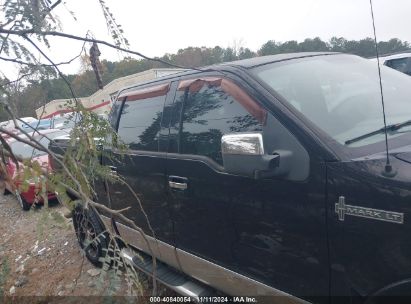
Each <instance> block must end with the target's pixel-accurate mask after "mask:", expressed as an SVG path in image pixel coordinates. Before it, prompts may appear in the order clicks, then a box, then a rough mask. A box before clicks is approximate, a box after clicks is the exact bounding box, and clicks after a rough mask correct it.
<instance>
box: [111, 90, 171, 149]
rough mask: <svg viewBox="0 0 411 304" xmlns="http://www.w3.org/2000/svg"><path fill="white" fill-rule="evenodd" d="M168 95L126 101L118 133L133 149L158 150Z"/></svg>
mask: <svg viewBox="0 0 411 304" xmlns="http://www.w3.org/2000/svg"><path fill="white" fill-rule="evenodd" d="M165 99H166V95H160V96H154V97H149V98H144V99H137V100H133V101H127V100H126V101H125V103H124V105H123V108H122V112H121V117H120V123H119V127H118V135H119V137H120V139H121V140H122V141H123V143H125V144H126V145H127V147H128V148H129V149H131V150H144V151H158V136H159V132H160V125H161V117H162V111H163V106H164V102H165Z"/></svg>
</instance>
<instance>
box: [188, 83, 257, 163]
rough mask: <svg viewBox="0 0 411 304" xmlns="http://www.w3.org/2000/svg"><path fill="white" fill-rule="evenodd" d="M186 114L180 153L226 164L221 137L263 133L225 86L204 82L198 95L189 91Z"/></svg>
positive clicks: (255, 120) (254, 119)
mask: <svg viewBox="0 0 411 304" xmlns="http://www.w3.org/2000/svg"><path fill="white" fill-rule="evenodd" d="M184 93H185V94H186V95H185V96H186V99H185V102H184V106H183V112H182V126H181V132H180V153H182V154H194V155H202V156H206V157H209V158H210V159H212V160H214V161H215V162H217V163H218V164H220V165H223V161H222V154H221V137H222V136H223V135H224V134H227V133H236V132H251V131H261V130H262V122H261V121H259V119H258V118H256V117H254V116H253V115H252V114H251V113H250V112H249V111H247V109H246V108H245V107H244V106H243V105H242V104H240V102H239V100H236V98H234V97H233V96H232V95H231V94H229V93H227V92H225V91H224V90H223V89H222V87H221V86H215V85H209V84H207V83H204V84H203V85H202V87H201V88H200V89H198V90H195V91H194V92H190V90H188V89H187V91H186V92H180V94H181V95H183V94H184Z"/></svg>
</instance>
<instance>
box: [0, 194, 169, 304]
mask: <svg viewBox="0 0 411 304" xmlns="http://www.w3.org/2000/svg"><path fill="white" fill-rule="evenodd" d="M0 193H2V191H1V190H0ZM63 213H64V209H63V207H62V206H60V205H58V204H54V205H52V206H50V208H49V209H46V208H44V207H43V208H35V209H32V210H30V211H28V212H24V211H22V210H21V208H20V206H19V205H18V203H17V201H16V199H15V198H14V196H12V195H7V196H3V195H2V194H0V303H3V301H2V299H3V300H4V299H6V300H5V301H4V303H6V302H14V303H20V302H21V301H22V299H26V300H27V301H28V302H27V303H35V302H37V303H68V302H67V301H69V302H70V303H72V301H73V299H75V303H79V302H84V301H80V300H81V299H83V300H84V299H85V298H87V300H86V301H85V303H90V301H89V300H90V298H94V299H98V298H99V299H100V300H102V299H104V300H107V299H110V301H109V303H113V296H121V297H118V298H117V297H114V298H116V299H119V298H121V299H123V300H124V299H125V298H126V297H124V296H125V295H128V294H129V293H128V288H127V284H126V283H125V281H124V280H122V282H121V283H120V284H111V283H110V280H109V279H107V273H103V272H102V271H101V270H100V269H98V268H95V267H94V266H93V265H92V264H91V263H90V262H88V260H87V259H86V258H84V257H83V255H82V252H81V250H80V247H79V246H78V243H77V240H76V237H75V233H74V230H73V225H72V223H71V219H66V218H64V217H63ZM141 283H142V286H143V288H144V290H145V293H146V294H148V295H149V293H147V290H149V289H150V282H149V280H148V279H147V277H145V276H143V275H142V276H141ZM159 292H160V293H161V294H163V295H164V294H168V293H169V292H168V291H167V290H165V289H164V288H163V287H160V289H159ZM22 296H23V297H22ZM90 296H94V297H90ZM101 296H111V297H101ZM45 299H46V300H45ZM98 302H99V303H100V301H98ZM105 302H106V301H104V303H105ZM114 302H116V303H117V302H118V301H114ZM127 302H128V303H129V302H132V303H134V302H137V301H136V298H128V300H127ZM138 302H139V303H144V302H149V301H148V298H141V299H139V301H138ZM101 303H103V302H101Z"/></svg>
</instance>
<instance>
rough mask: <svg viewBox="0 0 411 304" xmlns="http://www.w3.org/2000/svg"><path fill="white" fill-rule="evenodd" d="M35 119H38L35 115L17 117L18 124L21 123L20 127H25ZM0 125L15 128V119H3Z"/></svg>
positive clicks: (5, 127)
mask: <svg viewBox="0 0 411 304" xmlns="http://www.w3.org/2000/svg"><path fill="white" fill-rule="evenodd" d="M35 121H37V119H35V118H34V117H22V118H18V119H17V124H18V125H19V127H24V126H25V125H26V124H30V123H32V122H35ZM0 127H2V128H4V129H8V130H10V129H14V121H13V120H12V119H11V120H7V121H2V122H0Z"/></svg>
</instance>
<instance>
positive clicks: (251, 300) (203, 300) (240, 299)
mask: <svg viewBox="0 0 411 304" xmlns="http://www.w3.org/2000/svg"><path fill="white" fill-rule="evenodd" d="M191 302H198V303H257V302H258V301H257V299H256V298H255V297H243V296H240V297H226V296H220V297H198V298H197V299H196V300H194V299H192V298H190V297H179V296H177V297H150V303H191Z"/></svg>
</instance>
